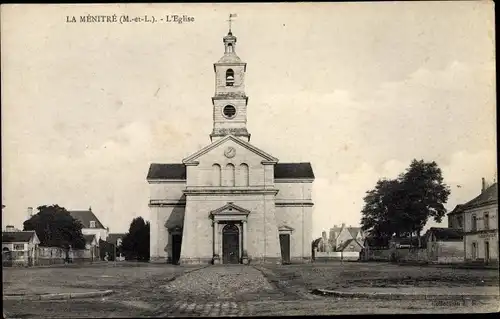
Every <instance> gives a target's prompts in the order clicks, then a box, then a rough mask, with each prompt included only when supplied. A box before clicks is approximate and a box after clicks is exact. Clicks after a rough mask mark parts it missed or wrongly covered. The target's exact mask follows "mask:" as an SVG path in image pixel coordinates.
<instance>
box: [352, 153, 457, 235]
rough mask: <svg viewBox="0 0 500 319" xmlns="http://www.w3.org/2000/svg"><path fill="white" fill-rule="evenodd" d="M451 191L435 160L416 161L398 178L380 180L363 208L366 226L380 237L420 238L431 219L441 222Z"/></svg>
mask: <svg viewBox="0 0 500 319" xmlns="http://www.w3.org/2000/svg"><path fill="white" fill-rule="evenodd" d="M449 194H450V190H449V187H448V186H447V185H446V184H444V182H443V176H442V172H441V169H440V168H439V167H438V166H437V164H436V163H435V162H430V163H426V162H424V161H423V160H420V161H417V160H413V161H412V162H411V164H410V166H409V167H408V168H407V169H406V171H405V172H404V173H402V174H400V175H399V177H398V178H397V179H393V180H379V181H378V182H377V184H376V186H375V188H374V189H372V190H370V191H368V192H367V194H366V196H365V197H364V202H365V204H364V207H363V209H362V211H361V213H362V218H361V225H362V228H363V230H368V231H369V233H370V234H371V235H372V236H374V237H378V238H389V237H391V236H392V235H394V234H395V235H396V236H401V235H410V236H412V235H413V234H416V235H417V237H418V238H419V241H420V234H421V232H422V229H423V227H424V226H425V224H426V223H427V221H428V220H429V218H431V217H432V218H434V220H435V221H436V222H441V220H442V218H443V216H444V215H445V213H446V209H445V207H444V204H445V203H446V201H447V200H448V196H449Z"/></svg>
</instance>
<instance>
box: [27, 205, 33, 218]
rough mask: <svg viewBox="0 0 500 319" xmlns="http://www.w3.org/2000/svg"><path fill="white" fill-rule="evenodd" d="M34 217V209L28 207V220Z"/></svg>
mask: <svg viewBox="0 0 500 319" xmlns="http://www.w3.org/2000/svg"><path fill="white" fill-rule="evenodd" d="M32 216H33V207H28V219H30V218H31V217H32Z"/></svg>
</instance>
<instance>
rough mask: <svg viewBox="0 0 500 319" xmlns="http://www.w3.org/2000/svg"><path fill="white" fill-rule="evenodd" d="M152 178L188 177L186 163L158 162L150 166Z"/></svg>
mask: <svg viewBox="0 0 500 319" xmlns="http://www.w3.org/2000/svg"><path fill="white" fill-rule="evenodd" d="M151 179H176V180H185V179H186V166H184V164H157V163H153V164H151V166H150V167H149V172H148V180H151Z"/></svg>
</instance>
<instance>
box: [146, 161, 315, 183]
mask: <svg viewBox="0 0 500 319" xmlns="http://www.w3.org/2000/svg"><path fill="white" fill-rule="evenodd" d="M274 178H314V173H313V170H312V167H311V163H278V164H276V165H275V166H274ZM147 179H148V180H155V179H173V180H185V179H186V166H184V164H158V163H153V164H151V166H150V167H149V172H148V177H147Z"/></svg>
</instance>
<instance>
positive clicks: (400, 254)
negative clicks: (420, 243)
mask: <svg viewBox="0 0 500 319" xmlns="http://www.w3.org/2000/svg"><path fill="white" fill-rule="evenodd" d="M395 254H396V261H399V262H422V263H427V262H429V258H428V252H427V249H423V248H412V249H409V248H403V249H396V250H395Z"/></svg>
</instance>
